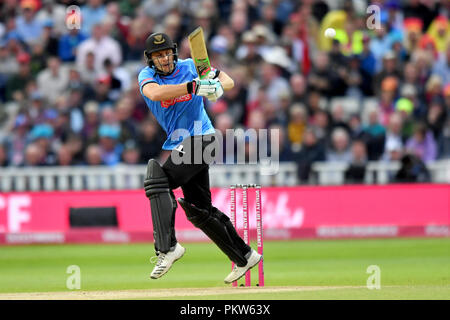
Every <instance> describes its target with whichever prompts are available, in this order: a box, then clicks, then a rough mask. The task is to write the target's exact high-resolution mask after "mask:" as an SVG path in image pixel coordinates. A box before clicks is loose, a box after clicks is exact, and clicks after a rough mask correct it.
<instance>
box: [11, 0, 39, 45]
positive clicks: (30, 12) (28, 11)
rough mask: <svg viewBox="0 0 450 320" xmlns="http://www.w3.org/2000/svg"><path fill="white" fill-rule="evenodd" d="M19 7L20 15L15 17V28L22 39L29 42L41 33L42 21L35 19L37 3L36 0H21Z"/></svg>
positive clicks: (37, 37)
mask: <svg viewBox="0 0 450 320" xmlns="http://www.w3.org/2000/svg"><path fill="white" fill-rule="evenodd" d="M20 8H21V13H22V15H20V16H18V17H17V18H16V28H17V29H16V30H17V33H18V35H19V37H20V38H21V39H23V41H25V42H26V43H30V42H31V41H34V40H36V39H39V38H40V37H41V34H42V28H43V26H42V22H41V21H39V20H37V19H36V10H37V9H38V3H37V1H36V0H22V1H21V2H20Z"/></svg>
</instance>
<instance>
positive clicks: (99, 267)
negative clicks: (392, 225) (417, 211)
mask: <svg viewBox="0 0 450 320" xmlns="http://www.w3.org/2000/svg"><path fill="white" fill-rule="evenodd" d="M183 245H184V246H185V247H186V250H187V251H186V254H185V256H184V257H183V258H182V259H181V260H180V261H178V262H176V263H175V264H174V266H173V267H172V269H171V270H170V271H169V273H167V274H166V275H165V276H164V277H163V278H161V279H158V280H151V279H150V278H149V275H150V272H151V270H152V268H153V265H151V264H150V263H149V258H150V257H151V256H152V255H153V245H152V244H150V243H146V244H143V243H139V244H110V245H27V246H3V247H0V299H5V298H8V297H10V296H11V294H13V293H14V294H19V293H25V294H19V295H17V296H15V297H19V298H25V299H26V298H28V295H31V293H35V292H52V293H56V292H57V293H58V295H55V296H54V298H62V299H65V298H69V299H70V298H71V297H72V296H70V295H69V296H65V295H64V294H65V293H66V294H77V292H78V293H80V292H83V293H84V294H85V295H86V297H89V293H90V292H94V291H95V292H97V291H102V292H103V294H104V296H100V298H107V299H115V298H118V299H127V298H129V299H170V300H173V299H202V300H203V299H227V300H233V299H239V300H240V299H283V300H289V299H296V300H297V299H449V298H450V239H449V238H432V239H415V238H414V239H413V238H403V239H358V240H302V241H271V242H269V241H266V242H265V243H264V267H265V282H266V283H265V284H266V286H265V287H264V288H256V287H255V288H254V289H252V291H251V292H247V291H246V289H245V288H243V287H239V288H231V286H230V285H225V284H224V283H223V279H224V278H225V276H226V275H227V274H228V273H229V272H230V270H231V263H230V262H229V261H228V259H227V258H226V257H225V256H224V255H223V254H222V253H221V252H220V251H219V250H218V249H217V248H216V247H215V246H214V245H213V244H212V243H185V244H183ZM71 265H76V266H78V267H79V268H80V271H81V272H80V275H81V277H80V279H81V290H69V289H68V288H67V287H66V280H67V278H68V277H69V276H70V274H68V273H67V268H68V267H69V266H71ZM370 265H376V266H378V267H379V268H380V271H381V274H380V284H381V288H380V289H379V290H377V289H373V290H369V289H368V288H367V287H366V283H367V279H368V277H369V276H370V274H368V273H367V268H368V266H370ZM257 277H258V272H257V267H255V268H254V270H253V271H252V283H253V284H255V283H256V282H257ZM240 283H243V279H241V280H240ZM188 288H190V289H191V290H187V289H188ZM194 288H195V289H194ZM202 289H205V290H209V291H205V290H203V291H201V290H202ZM115 292H118V293H119V292H122V293H123V292H125V293H126V292H134V293H133V295H128V296H127V295H126V294H125V295H120V294H117V295H115ZM152 292H156V293H159V294H157V295H153V296H152V295H151V293H152ZM190 292H192V295H190ZM199 292H200V293H199ZM28 293H29V294H28ZM8 294H9V296H8ZM82 297H83V296H82ZM44 298H45V296H44ZM94 298H95V297H94ZM97 298H99V296H97Z"/></svg>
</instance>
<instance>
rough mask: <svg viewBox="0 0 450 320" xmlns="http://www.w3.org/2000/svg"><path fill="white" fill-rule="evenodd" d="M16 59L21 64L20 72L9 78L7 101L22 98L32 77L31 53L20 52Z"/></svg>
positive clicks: (6, 93)
mask: <svg viewBox="0 0 450 320" xmlns="http://www.w3.org/2000/svg"><path fill="white" fill-rule="evenodd" d="M16 59H17V63H18V64H19V72H18V73H17V74H15V75H13V76H11V77H10V78H8V80H7V82H6V88H5V91H6V92H5V96H6V100H7V101H11V100H16V101H18V100H22V99H23V90H24V89H25V86H26V85H27V83H28V82H29V81H30V79H31V78H32V77H31V69H30V55H29V54H27V53H24V52H23V53H20V54H19V55H18V56H17V58H16Z"/></svg>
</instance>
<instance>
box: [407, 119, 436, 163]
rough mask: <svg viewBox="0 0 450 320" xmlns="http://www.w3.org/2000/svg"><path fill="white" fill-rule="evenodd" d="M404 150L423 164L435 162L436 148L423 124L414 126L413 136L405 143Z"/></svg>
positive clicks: (431, 135)
mask: <svg viewBox="0 0 450 320" xmlns="http://www.w3.org/2000/svg"><path fill="white" fill-rule="evenodd" d="M406 150H407V151H409V152H411V153H412V154H414V155H415V156H417V157H418V158H419V159H420V160H422V161H423V162H425V163H428V162H431V161H433V160H436V157H437V146H436V141H435V140H434V138H433V134H432V132H431V131H429V130H427V127H426V125H425V124H423V123H419V124H417V125H416V127H415V129H414V135H413V136H412V137H411V138H409V139H408V141H407V142H406Z"/></svg>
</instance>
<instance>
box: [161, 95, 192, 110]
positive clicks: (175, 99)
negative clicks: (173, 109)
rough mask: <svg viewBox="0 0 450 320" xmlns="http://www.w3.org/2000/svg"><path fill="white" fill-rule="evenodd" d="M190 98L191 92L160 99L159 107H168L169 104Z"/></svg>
mask: <svg viewBox="0 0 450 320" xmlns="http://www.w3.org/2000/svg"><path fill="white" fill-rule="evenodd" d="M191 99H192V94H190V93H189V94H186V95H184V96H180V97H176V98H173V99H170V100H163V101H161V107H163V108H168V107H170V106H173V105H174V104H175V103H177V102H185V101H189V100H191Z"/></svg>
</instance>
